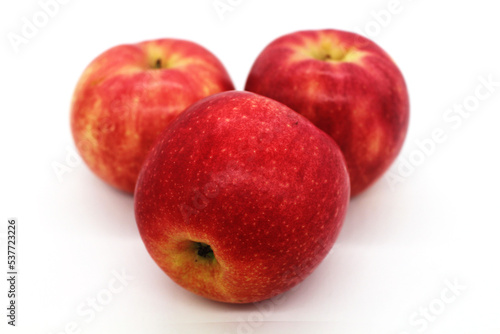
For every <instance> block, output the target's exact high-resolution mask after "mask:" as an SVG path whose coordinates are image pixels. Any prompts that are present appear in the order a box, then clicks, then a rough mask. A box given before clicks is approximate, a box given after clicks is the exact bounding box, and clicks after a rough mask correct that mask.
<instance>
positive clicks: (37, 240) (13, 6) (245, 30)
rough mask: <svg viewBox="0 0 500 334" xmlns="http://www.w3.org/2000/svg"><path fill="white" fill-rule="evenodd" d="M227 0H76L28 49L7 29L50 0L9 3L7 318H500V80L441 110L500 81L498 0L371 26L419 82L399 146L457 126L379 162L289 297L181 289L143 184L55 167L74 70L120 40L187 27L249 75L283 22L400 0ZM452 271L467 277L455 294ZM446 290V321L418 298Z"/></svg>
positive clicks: (323, 20) (487, 321)
mask: <svg viewBox="0 0 500 334" xmlns="http://www.w3.org/2000/svg"><path fill="white" fill-rule="evenodd" d="M222 1H223V2H226V1H227V2H230V3H233V4H235V6H234V10H233V11H231V12H227V13H226V14H225V19H224V20H221V19H220V18H219V17H218V15H217V12H216V11H215V10H214V8H213V7H212V2H213V0H203V1H201V0H200V1H180V0H176V1H150V0H143V1H140V2H139V1H128V2H127V1H96V0H86V1H77V0H74V1H69V3H68V4H66V5H61V6H60V9H59V12H58V13H56V14H55V15H54V17H52V18H50V19H49V21H48V23H47V25H46V26H45V27H44V28H42V29H40V31H39V32H38V34H37V35H36V36H34V37H33V38H32V39H30V40H29V43H28V44H27V45H22V46H21V47H20V51H19V53H15V52H14V50H13V48H12V47H11V45H10V43H9V41H8V39H7V37H6V36H7V33H8V32H15V33H20V30H21V26H22V18H23V17H31V16H32V15H33V14H35V13H37V12H38V11H40V5H39V4H38V3H37V1H35V0H29V1H3V2H2V4H1V5H0V22H2V23H1V27H2V38H1V42H0V43H1V47H2V51H1V54H2V56H1V62H0V71H1V72H0V73H1V76H0V78H1V79H0V80H1V81H0V84H1V87H0V88H1V89H0V91H1V96H2V98H1V99H0V110H1V111H0V136H1V140H0V143H1V144H0V145H1V157H2V159H1V161H0V168H1V174H0V177H1V195H0V196H1V214H0V219H1V220H2V224H1V226H2V232H4V231H5V227H4V226H5V224H4V222H6V220H7V218H8V217H12V216H14V217H17V218H18V219H19V225H20V230H19V240H20V241H19V261H20V269H19V271H20V279H19V293H20V294H19V300H18V303H19V315H18V316H19V318H18V321H19V326H18V327H16V328H15V329H14V330H12V328H9V333H10V331H11V330H12V332H16V333H17V332H19V333H35V332H36V333H54V334H55V333H73V332H75V333H78V332H80V333H138V332H141V333H199V332H203V333H226V332H227V333H285V332H286V333H306V332H307V333H342V334H351V333H356V334H358V333H384V334H387V333H395V334H402V333H410V334H413V333H422V332H425V333H440V334H447V333H453V334H461V333H475V334H477V333H500V316H499V315H500V304H499V302H498V301H499V300H500V286H499V284H500V268H499V267H500V266H499V264H500V261H499V255H500V243H499V242H498V237H499V235H500V213H499V210H498V200H499V195H498V193H499V192H498V188H499V186H500V176H499V175H500V174H499V170H500V159H499V157H498V155H499V148H498V145H499V143H500V131H499V130H498V127H499V124H500V113H499V112H498V111H499V107H500V98H499V95H500V87H496V90H495V92H494V93H493V94H492V95H491V96H490V97H489V98H487V99H485V100H484V101H481V102H480V105H479V106H478V108H477V110H475V111H474V112H472V113H471V114H470V117H469V118H467V119H464V121H463V122H462V123H461V124H460V125H458V126H457V127H456V128H453V127H452V125H453V123H446V122H445V121H444V120H443V115H444V114H445V112H446V110H447V109H448V108H452V107H453V106H454V104H461V103H462V102H463V101H464V99H466V98H467V97H468V96H471V95H473V94H474V93H475V89H476V87H477V86H478V85H479V84H480V79H479V77H480V76H483V77H488V76H489V75H491V76H492V77H493V79H494V80H496V81H500V68H499V59H500V44H499V43H498V37H497V35H498V31H500V21H499V20H498V8H494V4H495V3H494V2H493V1H490V0H476V1H473V2H470V1H469V2H466V1H461V2H458V1H454V2H451V1H441V2H439V3H436V1H429V0H427V1H425V0H419V1H410V0H401V1H400V3H401V8H400V12H399V13H397V14H395V15H393V16H392V20H391V22H390V23H388V24H386V26H385V27H382V28H381V30H380V32H379V33H378V34H377V35H376V36H374V34H372V35H371V37H372V38H373V39H374V40H375V41H376V42H377V43H378V44H380V45H381V46H382V47H383V48H384V49H385V50H386V51H388V52H389V53H390V54H391V56H392V57H393V58H394V59H395V60H396V62H397V63H398V65H399V66H400V68H401V70H402V71H403V73H404V75H405V78H406V80H407V83H408V86H409V89H410V97H411V106H412V108H411V125H410V129H409V134H408V138H407V142H406V144H405V147H404V149H403V152H402V154H401V157H403V158H408V157H409V156H410V155H411V154H415V153H414V152H415V150H416V149H417V148H418V146H417V145H416V144H415V140H417V139H418V140H422V139H424V138H429V137H430V135H431V133H432V131H433V130H434V129H436V128H441V129H443V131H444V132H445V133H446V136H447V140H446V142H445V143H442V144H439V145H437V147H436V149H435V150H434V152H432V154H431V155H430V156H429V157H427V158H426V159H425V161H424V162H423V163H422V164H421V165H420V166H418V167H417V168H415V170H414V172H413V173H412V174H411V175H409V176H408V177H405V178H404V179H403V182H401V183H399V184H398V185H397V186H396V187H393V188H391V187H390V186H389V184H388V182H387V180H386V179H382V180H380V181H379V182H378V183H377V184H376V185H375V186H373V187H372V188H371V189H369V191H367V192H365V193H364V194H362V195H361V196H359V197H357V198H356V199H355V200H353V201H352V203H351V206H350V209H349V212H348V217H347V220H346V222H345V225H344V229H343V231H342V233H341V235H340V238H339V240H338V242H337V243H336V245H335V247H334V251H333V253H331V254H330V255H329V256H328V257H327V259H326V260H325V261H324V262H323V263H322V265H321V266H320V267H319V268H318V269H317V270H316V271H315V272H314V273H313V275H312V276H310V277H309V278H308V279H307V280H306V281H304V282H303V283H302V284H301V285H300V286H299V287H297V288H296V289H295V290H294V291H291V292H289V293H286V294H285V295H284V296H283V299H282V302H281V303H279V304H273V305H270V304H269V303H267V304H265V305H260V306H258V305H252V304H251V305H246V306H231V305H223V304H220V303H214V302H211V301H208V300H204V299H202V298H200V297H197V296H195V295H193V294H191V293H189V292H187V291H185V290H183V289H181V288H180V287H178V286H176V285H175V284H174V283H173V282H172V281H170V280H169V278H168V277H167V276H165V275H164V274H163V273H162V272H161V271H160V269H159V268H158V267H157V266H156V265H155V264H154V263H153V261H152V260H151V259H150V257H149V255H148V254H147V253H146V250H145V248H144V246H143V244H142V241H141V240H140V237H139V235H138V231H137V228H136V225H135V221H134V216H133V206H132V204H133V200H132V198H131V197H130V196H127V195H124V194H122V193H119V192H117V191H114V190H113V189H112V188H110V187H108V186H107V185H105V184H104V183H103V182H101V181H100V180H99V179H97V178H96V177H95V176H94V175H92V174H91V172H90V171H89V170H88V168H87V167H86V166H85V165H83V164H73V167H71V173H67V174H65V175H63V177H62V182H59V181H58V179H57V177H56V174H55V173H54V171H53V169H52V167H51V166H52V164H53V163H54V162H59V163H63V164H66V162H65V159H66V156H67V154H68V149H69V151H70V152H73V150H74V146H73V143H72V138H71V135H70V129H69V104H70V100H71V95H72V93H73V88H74V86H75V83H76V81H77V79H78V78H79V76H80V74H81V72H82V71H83V69H84V67H85V66H86V65H87V64H88V63H89V62H90V61H91V60H92V59H93V58H94V57H95V56H97V55H98V54H100V53H101V52H102V51H104V50H106V49H108V48H109V47H111V46H114V45H117V44H121V43H133V42H138V41H142V40H147V39H152V38H159V37H176V38H185V39H190V40H193V41H196V42H198V43H200V44H202V45H204V46H205V47H207V48H208V49H210V50H211V51H213V52H214V53H215V54H216V55H217V56H218V57H219V58H220V59H221V60H222V62H223V63H224V64H225V65H226V67H227V69H228V71H229V72H230V74H231V76H232V78H233V80H234V82H235V84H236V86H237V88H238V89H242V88H243V86H244V83H245V79H246V75H247V73H248V71H249V69H250V67H251V65H252V63H253V60H254V59H255V57H256V56H257V54H258V53H259V52H260V51H261V50H262V49H263V47H264V46H265V45H267V44H268V43H269V42H270V41H271V40H273V39H274V38H276V37H278V36H280V35H282V34H285V33H289V32H292V31H295V30H302V29H319V28H339V29H344V30H354V29H356V27H364V26H365V25H367V24H368V26H369V27H371V28H372V29H373V23H370V21H374V19H373V17H372V16H371V15H372V14H371V12H372V11H379V10H381V9H384V8H388V6H389V4H390V3H391V1H390V0H377V1H368V0H365V1H347V0H346V1H329V2H327V1H307V2H306V1H286V2H285V1H279V2H278V1H264V0H252V1H250V0H241V1H237V0H232V1H229V0H222ZM369 36H370V35H369ZM399 161H401V160H399ZM74 162H75V161H73V163H74ZM397 166H398V165H397V164H396V165H394V168H393V169H392V170H393V171H395V170H396V169H397ZM2 243H3V244H2V246H1V249H2V251H1V252H2V253H1V255H0V261H1V262H2V266H1V268H2V274H1V277H4V276H3V275H4V269H3V268H4V267H5V266H4V263H5V257H6V256H5V253H4V249H5V240H2ZM121 270H124V271H126V272H127V273H128V274H129V275H132V276H133V277H134V279H133V280H131V281H127V282H126V284H127V285H126V286H125V287H123V289H119V292H117V293H114V294H112V295H111V296H112V299H111V300H110V301H109V303H108V304H106V305H104V306H103V309H102V310H101V311H100V312H96V313H95V318H93V319H91V318H90V314H89V313H88V310H89V308H88V307H87V306H86V305H85V303H86V301H87V300H88V298H95V297H96V296H100V297H101V298H103V297H104V298H105V297H106V296H110V295H106V293H107V292H106V290H105V289H107V287H108V284H110V283H112V284H115V285H114V287H115V288H118V287H119V284H117V283H116V282H114V281H113V277H114V276H113V275H114V274H113V272H115V271H121ZM447 281H449V282H451V283H453V282H455V281H457V282H458V284H459V285H462V286H463V287H464V289H463V290H460V291H459V294H458V295H457V296H455V297H454V296H453V294H450V293H448V294H446V292H445V295H444V297H442V291H443V289H445V288H446V287H447V284H449V283H446V282H447ZM1 282H2V283H1V284H0V296H2V297H1V298H0V305H2V307H1V309H2V310H4V309H5V308H4V306H3V305H5V304H6V301H7V298H6V285H5V284H6V282H5V280H4V279H3V278H2V279H1ZM453 297H454V298H453ZM441 298H445V299H446V300H447V301H448V302H449V303H447V304H444V303H443V302H440V301H439V300H440V299H441ZM451 299H453V301H452V302H450V300H451ZM82 303H83V304H82ZM442 305H445V308H444V309H443V310H440V309H437V310H436V309H434V311H435V312H436V311H440V312H441V311H442V313H440V314H439V315H436V316H433V318H432V321H430V320H422V319H425V318H423V317H422V316H420V315H419V312H421V311H423V310H425V309H426V308H429V307H431V308H432V307H434V308H436V307H437V308H439V306H442ZM264 306H266V307H267V308H265V309H262V307H264ZM82 307H83V308H82ZM259 307H260V308H261V309H259ZM78 310H79V311H78ZM4 312H5V311H2V314H0V319H2V320H1V324H0V328H2V329H1V330H0V331H1V332H2V333H4V332H6V331H4V329H5V328H7V326H6V325H5V323H6V318H5V315H4ZM82 312H83V313H82ZM86 312H87V313H86ZM415 312H416V313H415ZM438 313H439V312H438ZM415 314H416V316H415ZM412 317H414V318H413V321H414V322H411V320H410V319H411V318H412ZM430 319H431V318H430ZM415 321H417V322H416V323H415ZM72 322H74V323H76V325H75V326H77V327H76V328H77V331H72V330H71V326H72V325H71V323H72ZM66 326H69V327H68V328H69V330H65V328H66ZM424 327H426V328H425V329H424ZM78 330H79V331H78Z"/></svg>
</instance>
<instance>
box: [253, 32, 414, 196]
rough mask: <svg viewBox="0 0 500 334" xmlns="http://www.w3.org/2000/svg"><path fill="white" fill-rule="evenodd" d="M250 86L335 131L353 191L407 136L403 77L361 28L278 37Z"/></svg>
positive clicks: (391, 156) (256, 68)
mask: <svg viewBox="0 0 500 334" xmlns="http://www.w3.org/2000/svg"><path fill="white" fill-rule="evenodd" d="M245 89H246V90H248V91H251V92H255V93H258V94H261V95H264V96H267V97H270V98H272V99H275V100H277V101H279V102H282V103H284V104H286V105H287V106H289V107H290V108H292V109H293V110H295V111H297V112H299V113H300V114H302V115H304V116H305V117H307V118H308V119H309V120H310V121H312V122H313V123H314V124H315V125H316V126H317V127H319V128H320V129H321V130H323V131H325V132H326V133H327V134H329V135H330V136H331V137H332V138H333V139H335V141H336V142H337V144H338V145H339V147H340V149H341V150H342V152H343V153H344V156H345V159H346V162H347V167H348V170H349V175H350V179H351V195H352V196H355V195H357V194H359V193H360V192H362V191H363V190H365V189H366V188H367V187H368V186H370V185H371V184H372V183H373V182H374V181H375V180H377V179H378V178H379V177H380V176H381V175H382V174H383V173H384V171H386V170H387V169H388V168H389V166H390V165H391V163H392V162H393V161H394V160H395V158H396V156H397V155H398V153H399V151H400V149H401V147H402V145H403V142H404V139H405V137H406V132H407V128H408V119H409V99H408V92H407V88H406V84H405V81H404V78H403V76H402V74H401V72H400V70H399V69H398V67H397V66H396V65H395V63H394V62H393V60H392V59H391V58H390V57H389V55H388V54H387V53H386V52H384V51H383V50H382V49H381V48H380V47H379V46H377V45H376V44H375V43H374V42H372V41H370V40H368V39H366V38H364V37H362V36H359V35H357V34H353V33H350V32H344V31H338V30H320V31H300V32H296V33H292V34H289V35H285V36H283V37H280V38H278V39H276V40H275V41H273V42H272V43H271V44H269V45H268V46H267V47H266V48H265V49H264V50H263V51H262V53H261V54H260V55H259V57H258V58H257V60H256V61H255V63H254V65H253V67H252V69H251V71H250V74H249V76H248V79H247V83H246V87H245Z"/></svg>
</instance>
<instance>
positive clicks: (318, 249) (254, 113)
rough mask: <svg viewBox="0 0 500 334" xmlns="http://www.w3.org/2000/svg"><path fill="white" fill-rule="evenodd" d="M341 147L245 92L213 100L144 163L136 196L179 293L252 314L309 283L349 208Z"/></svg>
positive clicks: (147, 234)
mask: <svg viewBox="0 0 500 334" xmlns="http://www.w3.org/2000/svg"><path fill="white" fill-rule="evenodd" d="M349 190H350V189H349V177H348V174H347V169H346V166H345V161H344V158H343V156H342V153H341V151H340V150H339V148H338V146H337V145H336V144H335V142H334V140H333V139H332V138H331V137H329V136H328V135H326V134H325V133H324V132H323V131H321V130H319V129H318V128H317V127H315V126H314V125H313V124H312V123H311V122H309V121H308V120H307V119H306V118H304V117H303V116H301V115H299V114H298V113H296V112H294V111H292V110H291V109H289V108H288V107H286V106H285V105H283V104H281V103H278V102H276V101H274V100H271V99H268V98H266V97H263V96H260V95H257V94H252V93H248V92H225V93H220V94H216V95H213V96H210V97H208V98H205V99H203V100H201V101H199V102H197V103H195V104H194V105H192V106H191V107H189V108H188V109H187V110H186V111H185V112H184V113H182V114H181V115H180V116H179V117H178V118H177V119H176V120H175V121H174V122H173V123H172V124H171V125H170V126H169V127H168V128H167V129H166V130H165V132H164V133H162V134H161V135H160V137H159V141H158V142H157V143H156V144H155V146H154V147H153V149H152V150H151V152H150V154H149V155H148V157H147V159H146V161H145V163H144V166H143V169H142V170H141V173H140V175H139V179H138V181H137V187H136V190H135V214H136V221H137V224H138V227H139V232H140V234H141V237H142V239H143V241H144V244H145V245H146V248H147V250H148V251H149V253H150V255H151V256H152V258H153V259H154V260H155V261H156V263H157V264H158V265H159V266H160V267H161V268H162V269H163V271H164V272H165V273H166V274H168V275H169V276H170V277H171V278H172V279H173V280H174V281H175V282H177V283H178V284H179V285H181V286H183V287H184V288H186V289H188V290H190V291H192V292H194V293H196V294H198V295H201V296H204V297H207V298H210V299H213V300H218V301H223V302H230V303H249V302H255V301H259V300H264V299H268V298H271V297H273V296H275V295H277V294H279V293H282V292H284V291H286V290H288V289H290V288H291V287H293V286H294V285H296V284H298V283H299V282H300V281H302V280H303V279H304V278H305V277H306V276H308V275H309V274H310V273H311V272H312V271H313V270H314V268H316V267H317V266H318V265H319V263H320V262H321V261H322V260H323V258H324V257H325V256H326V255H327V253H328V251H329V250H330V249H331V247H332V245H333V243H334V241H335V239H336V237H337V235H338V233H339V231H340V228H341V225H342V223H343V220H344V217H345V213H346V209H347V206H348V201H349Z"/></svg>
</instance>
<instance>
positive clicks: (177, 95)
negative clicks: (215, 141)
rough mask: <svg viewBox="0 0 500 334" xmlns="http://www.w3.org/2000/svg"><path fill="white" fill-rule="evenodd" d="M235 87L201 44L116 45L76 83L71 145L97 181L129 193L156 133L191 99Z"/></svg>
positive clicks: (148, 42)
mask: <svg viewBox="0 0 500 334" xmlns="http://www.w3.org/2000/svg"><path fill="white" fill-rule="evenodd" d="M232 89H234V86H233V83H232V82H231V79H230V77H229V75H228V73H227V71H226V70H225V68H224V66H223V65H222V64H221V62H220V61H219V60H218V59H217V58H216V57H215V56H214V55H213V54H212V53H210V52H209V51H208V50H206V49H205V48H203V47H201V46H200V45H198V44H195V43H192V42H189V41H184V40H176V39H160V40H153V41H147V42H143V43H138V44H133V45H120V46H116V47H114V48H111V49H109V50H108V51H106V52H104V53H103V54H101V55H100V56H98V57H97V58H96V59H95V60H93V61H92V62H91V63H90V65H89V66H88V67H87V68H86V69H85V71H84V72H83V74H82V76H81V78H80V80H79V82H78V84H77V87H76V89H75V92H74V95H73V100H72V107H71V130H72V133H73V138H74V141H75V143H76V147H77V149H78V150H79V152H80V154H81V156H82V158H83V160H84V161H85V162H86V164H87V165H88V166H89V167H90V169H91V170H92V171H93V172H94V173H95V174H97V175H98V176H99V177H100V178H101V179H103V180H104V181H106V182H107V183H109V184H110V185H112V186H114V187H116V188H118V189H120V190H123V191H126V192H129V193H133V191H134V187H135V183H136V180H137V176H138V174H139V170H140V168H141V166H142V163H143V161H144V159H145V157H146V155H147V153H148V151H149V149H150V148H151V146H152V145H153V143H154V141H155V140H156V138H157V136H158V135H159V134H160V133H161V131H163V130H164V129H165V127H166V126H167V125H168V124H169V123H170V122H171V121H172V120H173V119H174V118H175V117H176V116H177V115H179V114H180V113H181V112H182V111H184V110H185V109H186V108H187V107H188V106H190V105H191V104H193V103H194V102H196V101H198V100H200V99H202V98H204V97H206V96H209V95H212V94H215V93H219V92H222V91H226V90H232Z"/></svg>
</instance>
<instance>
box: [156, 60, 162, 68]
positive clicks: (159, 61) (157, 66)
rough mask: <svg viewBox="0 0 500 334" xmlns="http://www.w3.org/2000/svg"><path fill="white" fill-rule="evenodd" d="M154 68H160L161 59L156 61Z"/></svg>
mask: <svg viewBox="0 0 500 334" xmlns="http://www.w3.org/2000/svg"><path fill="white" fill-rule="evenodd" d="M155 68H161V58H158V59H156V63H155Z"/></svg>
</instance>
